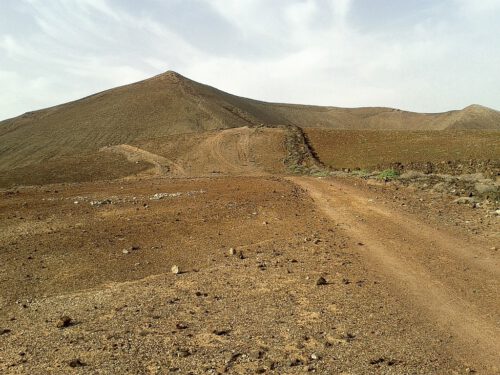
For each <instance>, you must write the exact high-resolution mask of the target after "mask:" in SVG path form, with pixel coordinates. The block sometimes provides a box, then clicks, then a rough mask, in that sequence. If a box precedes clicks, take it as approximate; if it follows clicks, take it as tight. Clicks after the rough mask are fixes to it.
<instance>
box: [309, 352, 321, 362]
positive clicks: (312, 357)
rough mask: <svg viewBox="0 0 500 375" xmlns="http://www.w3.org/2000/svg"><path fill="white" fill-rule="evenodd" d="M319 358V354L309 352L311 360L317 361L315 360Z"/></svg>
mask: <svg viewBox="0 0 500 375" xmlns="http://www.w3.org/2000/svg"><path fill="white" fill-rule="evenodd" d="M320 358H321V357H320V356H319V354H317V353H313V354H311V359H312V360H313V361H317V360H318V359H320Z"/></svg>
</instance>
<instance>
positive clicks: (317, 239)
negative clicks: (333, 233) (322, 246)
mask: <svg viewBox="0 0 500 375" xmlns="http://www.w3.org/2000/svg"><path fill="white" fill-rule="evenodd" d="M320 242H321V240H320V239H319V238H316V239H315V240H314V241H313V243H314V244H315V245H317V244H319V243H320Z"/></svg>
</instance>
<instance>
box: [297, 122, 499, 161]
mask: <svg viewBox="0 0 500 375" xmlns="http://www.w3.org/2000/svg"><path fill="white" fill-rule="evenodd" d="M305 131H306V134H307V136H308V138H309V140H310V142H311V144H312V146H313V147H314V150H315V151H316V153H317V154H318V156H319V158H320V159H321V161H323V162H324V163H325V164H326V165H329V166H332V167H334V168H351V169H354V168H361V169H364V168H366V169H374V168H377V166H387V165H389V164H391V163H395V162H400V163H402V164H403V165H405V164H411V163H427V162H430V163H434V164H439V163H441V162H448V161H456V160H461V161H462V162H468V161H469V160H471V159H472V160H475V161H486V160H496V161H498V160H500V133H499V132H498V131H482V130H475V131H473V130H468V131H463V130H448V131H395V130H385V131H382V130H363V131H361V130H332V129H320V128H308V129H305Z"/></svg>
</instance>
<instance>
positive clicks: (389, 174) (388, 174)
mask: <svg viewBox="0 0 500 375" xmlns="http://www.w3.org/2000/svg"><path fill="white" fill-rule="evenodd" d="M398 177H399V171H397V170H395V169H386V170H384V171H382V172H380V174H379V175H378V177H377V178H379V179H380V180H384V181H390V180H395V179H397V178H398Z"/></svg>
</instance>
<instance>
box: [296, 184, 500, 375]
mask: <svg viewBox="0 0 500 375" xmlns="http://www.w3.org/2000/svg"><path fill="white" fill-rule="evenodd" d="M292 180H293V181H294V182H295V183H297V184H298V185H300V186H301V187H302V188H304V189H306V190H307V192H308V193H309V194H310V196H311V197H312V198H313V199H314V201H315V203H316V205H317V206H318V207H319V208H320V209H321V210H322V211H323V212H324V213H326V214H327V216H328V217H329V218H331V219H332V220H333V221H335V222H336V223H337V224H338V225H340V226H341V227H342V228H343V229H344V230H345V232H346V233H347V234H348V235H349V236H350V237H352V238H354V239H356V240H357V241H359V246H362V248H363V250H364V251H363V254H364V258H365V262H366V264H367V265H370V268H372V269H373V270H378V272H379V274H380V275H381V276H383V277H384V278H387V280H388V281H389V282H390V283H391V284H392V285H393V288H394V289H395V291H396V293H398V294H399V295H400V296H401V298H403V299H404V300H406V302H407V306H408V309H411V310H414V309H417V310H418V311H420V313H421V314H423V316H424V317H425V319H428V320H429V321H431V322H434V323H435V324H436V326H437V327H438V328H439V330H441V331H442V332H446V333H447V334H449V335H451V336H452V337H453V339H452V342H453V345H454V349H455V350H457V351H458V352H459V353H461V354H462V355H463V356H465V357H467V358H469V359H470V360H471V361H472V362H471V363H474V362H475V364H476V365H477V366H478V367H477V368H483V369H484V371H486V373H490V372H492V373H495V371H498V368H499V367H500V356H499V353H500V326H499V324H498V322H499V321H500V296H499V290H500V283H499V278H498V275H499V273H500V267H499V263H498V257H494V256H492V255H487V254H486V252H485V251H484V250H485V246H486V244H484V243H481V242H479V240H478V242H471V241H469V240H468V239H466V238H465V236H464V238H462V237H460V236H457V235H456V233H454V234H451V233H449V232H447V231H446V230H444V229H443V228H440V227H439V226H437V225H436V226H435V225H430V224H428V223H426V222H424V221H423V220H422V219H421V218H418V217H414V216H411V215H409V214H407V213H404V212H402V211H401V210H397V209H396V208H395V206H392V207H391V206H390V205H387V204H384V202H378V201H377V199H376V197H375V196H374V195H373V194H371V195H370V193H369V192H367V191H366V190H363V189H362V188H360V187H357V186H354V185H353V184H352V183H351V184H350V183H347V182H345V181H340V180H334V179H325V180H320V179H313V178H307V177H295V178H292Z"/></svg>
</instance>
